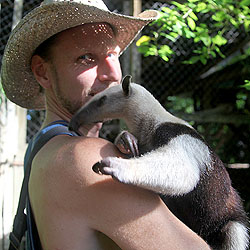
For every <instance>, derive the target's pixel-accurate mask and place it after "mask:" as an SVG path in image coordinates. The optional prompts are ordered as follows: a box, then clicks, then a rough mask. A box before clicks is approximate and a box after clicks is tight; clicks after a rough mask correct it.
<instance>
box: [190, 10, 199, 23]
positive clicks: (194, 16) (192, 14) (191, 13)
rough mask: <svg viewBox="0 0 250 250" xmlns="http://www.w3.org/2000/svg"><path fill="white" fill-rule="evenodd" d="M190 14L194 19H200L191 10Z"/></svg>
mask: <svg viewBox="0 0 250 250" xmlns="http://www.w3.org/2000/svg"><path fill="white" fill-rule="evenodd" d="M188 15H189V16H190V17H191V18H192V19H193V20H195V21H198V17H197V16H196V15H195V14H194V12H193V11H191V12H190V13H189V14H188Z"/></svg>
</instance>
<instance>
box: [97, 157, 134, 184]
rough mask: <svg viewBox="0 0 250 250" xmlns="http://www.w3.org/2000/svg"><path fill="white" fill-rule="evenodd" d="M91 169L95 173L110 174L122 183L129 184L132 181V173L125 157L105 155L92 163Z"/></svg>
mask: <svg viewBox="0 0 250 250" xmlns="http://www.w3.org/2000/svg"><path fill="white" fill-rule="evenodd" d="M92 169H93V171H94V172H95V173H97V174H104V175H111V176H112V177H113V178H114V179H117V180H118V181H120V182H123V183H127V184H129V183H131V182H132V178H131V177H132V176H133V174H132V172H131V168H130V166H129V164H128V160H126V159H121V158H117V157H107V158H105V159H103V160H101V161H100V162H97V163H96V164H94V165H93V167H92Z"/></svg>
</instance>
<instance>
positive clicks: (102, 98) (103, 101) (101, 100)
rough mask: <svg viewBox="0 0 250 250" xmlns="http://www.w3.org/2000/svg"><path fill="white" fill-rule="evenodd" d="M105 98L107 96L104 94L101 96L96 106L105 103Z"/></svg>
mask: <svg viewBox="0 0 250 250" xmlns="http://www.w3.org/2000/svg"><path fill="white" fill-rule="evenodd" d="M106 99H107V96H106V95H104V96H103V97H101V98H100V99H99V100H98V102H97V106H98V107H101V106H102V105H103V104H104V103H105V101H106Z"/></svg>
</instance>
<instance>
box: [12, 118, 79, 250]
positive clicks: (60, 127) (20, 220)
mask: <svg viewBox="0 0 250 250" xmlns="http://www.w3.org/2000/svg"><path fill="white" fill-rule="evenodd" d="M61 134H67V135H71V136H74V135H75V134H74V133H73V132H69V130H68V127H67V123H65V122H54V123H52V124H50V125H49V126H48V127H46V128H44V129H43V130H41V131H40V132H39V133H38V134H37V136H36V137H35V139H34V140H33V143H30V144H29V146H28V149H27V151H30V155H29V157H28V159H27V162H26V164H25V173H24V178H23V183H22V188H21V192H20V197H19V202H18V207H17V213H16V215H15V218H14V223H13V229H12V232H11V233H10V236H9V239H10V245H9V250H18V249H19V248H20V244H21V241H22V238H23V236H24V234H25V231H26V230H27V221H26V214H25V213H24V210H25V207H26V202H27V197H28V183H29V176H30V171H31V165H32V160H33V158H34V157H35V155H36V153H37V152H38V151H39V150H40V149H41V148H42V147H43V146H44V145H45V144H46V142H48V141H49V140H50V139H51V138H53V137H54V136H56V135H61Z"/></svg>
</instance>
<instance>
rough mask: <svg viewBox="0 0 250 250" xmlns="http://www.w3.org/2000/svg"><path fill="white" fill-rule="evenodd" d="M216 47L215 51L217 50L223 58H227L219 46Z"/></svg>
mask: <svg viewBox="0 0 250 250" xmlns="http://www.w3.org/2000/svg"><path fill="white" fill-rule="evenodd" d="M214 49H215V51H216V52H217V53H218V54H219V55H220V56H221V57H222V58H225V55H223V54H222V52H221V51H220V49H219V47H217V46H215V47H214Z"/></svg>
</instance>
